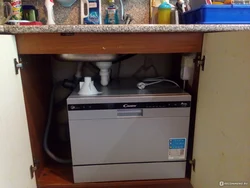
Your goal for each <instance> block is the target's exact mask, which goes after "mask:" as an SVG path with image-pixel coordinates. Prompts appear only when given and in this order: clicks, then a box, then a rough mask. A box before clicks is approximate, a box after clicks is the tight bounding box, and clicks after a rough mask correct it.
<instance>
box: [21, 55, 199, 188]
mask: <svg viewBox="0 0 250 188" xmlns="http://www.w3.org/2000/svg"><path fill="white" fill-rule="evenodd" d="M159 55H162V54H159ZM154 56H157V54H155V55H154ZM20 57H21V58H22V61H23V63H24V69H23V70H22V71H21V77H22V83H23V91H24V99H25V105H26V112H27V119H28V127H29V133H30V140H31V147H32V154H33V158H34V163H36V165H37V167H38V169H37V171H36V178H37V183H38V185H39V187H41V188H49V187H82V186H83V184H81V185H79V184H74V183H73V176H72V169H71V168H72V167H71V165H70V164H69V165H65V164H58V163H56V162H54V161H53V160H52V159H50V158H49V157H48V156H47V154H46V153H45V151H44V149H43V139H44V132H45V127H46V123H47V117H48V113H49V103H50V97H51V91H52V88H53V82H54V80H55V78H54V75H53V71H52V69H53V65H54V64H53V63H55V59H54V58H53V56H52V55H21V56H20ZM169 57H170V58H169V62H168V64H169V67H170V70H168V75H164V76H168V77H169V78H170V79H173V80H175V81H176V82H177V83H178V84H180V86H182V85H183V81H182V80H181V79H180V69H181V59H182V54H181V53H178V54H177V53H175V54H169ZM129 64H130V65H131V62H130V63H127V65H128V66H130V65H129ZM57 65H58V66H60V62H59V63H58V62H57ZM62 65H63V63H62ZM122 66H126V63H124V62H123V65H122ZM130 67H131V66H130ZM114 75H115V74H114ZM198 80H199V67H196V66H195V71H194V77H193V82H192V83H191V84H187V85H186V91H187V92H189V93H190V94H191V95H192V107H191V118H190V133H189V146H188V159H191V158H192V147H193V146H192V145H193V135H194V121H195V112H196V101H197V90H198ZM65 108H66V107H65ZM56 131H57V130H56V129H53V128H52V129H51V135H52V136H51V135H50V139H49V140H50V144H51V145H50V147H51V149H52V150H53V151H55V152H56V153H57V154H58V155H60V156H61V157H70V155H71V154H70V147H69V144H68V142H67V141H66V142H64V143H62V142H57V140H58V139H57V138H55V137H53V133H55V132H56ZM190 174H191V166H190V165H189V164H187V172H186V178H187V179H185V180H182V181H183V182H182V183H183V185H184V183H185V181H188V178H190ZM165 181H166V180H160V181H148V183H150V184H152V185H153V184H156V185H160V184H161V183H162V184H164V182H165ZM174 181H175V180H173V182H174ZM137 184H138V186H139V185H140V182H138V183H137ZM87 185H88V187H89V186H90V185H91V186H93V187H94V186H96V185H97V186H98V185H100V184H87ZM105 185H106V187H112V186H113V184H109V183H105ZM119 185H120V186H124V187H125V185H126V184H122V183H120V184H119V183H118V184H116V186H119ZM135 185H136V184H135ZM100 187H101V186H100ZM113 187H115V186H113ZM128 187H129V183H128Z"/></svg>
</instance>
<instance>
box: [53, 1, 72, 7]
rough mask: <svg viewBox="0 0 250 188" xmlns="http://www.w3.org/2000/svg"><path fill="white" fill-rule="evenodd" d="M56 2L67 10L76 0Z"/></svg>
mask: <svg viewBox="0 0 250 188" xmlns="http://www.w3.org/2000/svg"><path fill="white" fill-rule="evenodd" d="M57 2H58V3H60V4H61V5H62V6H63V7H66V8H69V7H71V6H72V5H73V4H74V3H75V2H76V0H57Z"/></svg>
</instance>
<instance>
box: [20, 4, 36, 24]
mask: <svg viewBox="0 0 250 188" xmlns="http://www.w3.org/2000/svg"><path fill="white" fill-rule="evenodd" d="M23 20H29V21H38V20H39V19H38V10H37V9H36V7H35V6H33V5H23Z"/></svg>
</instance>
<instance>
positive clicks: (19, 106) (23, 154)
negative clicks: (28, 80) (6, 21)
mask: <svg viewBox="0 0 250 188" xmlns="http://www.w3.org/2000/svg"><path fill="white" fill-rule="evenodd" d="M15 58H16V59H18V56H17V49H16V42H15V36H11V35H0V66H1V68H0V107H1V108H0V148H1V150H0V187H1V188H35V187H36V181H35V178H33V179H32V178H31V174H30V166H31V165H33V161H32V154H31V147H30V139H29V133H28V125H27V117H26V112H25V106H24V98H23V90H22V83H21V77H20V73H19V74H17V75H16V73H15V66H14V59H15Z"/></svg>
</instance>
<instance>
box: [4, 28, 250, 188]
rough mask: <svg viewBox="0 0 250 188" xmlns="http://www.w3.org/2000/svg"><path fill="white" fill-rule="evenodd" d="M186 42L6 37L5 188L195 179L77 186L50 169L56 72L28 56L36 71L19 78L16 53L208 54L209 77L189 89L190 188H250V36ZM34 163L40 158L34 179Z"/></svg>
mask: <svg viewBox="0 0 250 188" xmlns="http://www.w3.org/2000/svg"><path fill="white" fill-rule="evenodd" d="M185 35H186V36H185ZM185 35H183V34H181V33H179V34H170V33H165V34H164V33H160V34H110V35H109V34H76V35H70V36H62V35H60V34H40V35H36V34H33V35H17V36H16V40H17V48H16V44H15V37H14V36H10V35H0V43H1V44H5V45H4V46H3V45H1V47H0V62H1V65H2V67H1V70H0V71H1V73H0V76H1V80H0V83H1V84H0V85H1V92H0V101H1V107H2V108H1V113H0V146H1V148H2V149H1V153H0V156H1V169H0V176H1V179H0V187H6V188H9V187H11V188H16V187H27V188H35V187H42V188H53V187H55V188H56V187H58V188H59V187H60V188H74V187H75V188H80V187H173V188H178V187H179V188H189V187H190V188H191V187H192V186H191V185H190V180H189V179H188V178H187V179H181V180H159V181H135V182H114V183H112V182H111V183H90V184H73V183H72V172H71V168H70V166H69V167H67V166H66V167H62V166H55V165H50V164H49V163H47V162H46V156H45V155H44V153H43V149H42V135H43V132H44V126H45V124H46V117H47V109H48V106H47V105H48V101H49V93H50V90H51V86H52V85H51V84H52V83H51V79H50V78H49V77H50V76H49V70H50V67H49V64H48V63H45V62H46V61H48V59H49V55H41V56H32V55H30V56H25V57H26V58H28V59H29V58H30V59H31V60H32V63H27V65H26V66H25V64H24V69H23V70H22V71H21V76H20V74H17V75H16V74H15V69H14V59H15V58H17V49H18V52H19V54H58V53H124V54H125V53H194V52H195V53H196V52H202V55H204V56H205V66H204V71H202V70H200V68H199V67H196V72H195V75H194V76H195V78H194V82H193V85H191V86H190V88H191V89H190V92H191V94H192V96H193V101H194V104H193V106H192V117H191V122H190V126H191V131H190V136H191V137H192V138H191V140H190V142H192V141H193V140H194V144H192V143H191V145H190V148H189V150H192V151H189V158H190V160H191V159H195V165H193V166H192V176H191V183H192V185H193V187H194V188H211V187H219V183H220V182H221V183H224V184H225V183H227V182H242V181H245V182H247V181H249V182H248V183H249V184H248V186H247V187H250V176H249V174H250V171H249V169H250V150H249V148H250V137H249V135H248V134H249V132H250V116H249V114H250V105H249V104H250V84H249V82H250V74H249V70H250V63H249V59H250V53H249V52H248V50H249V49H250V32H226V33H206V34H204V39H203V34H202V33H186V34H185ZM84 37H85V38H84ZM143 38H144V40H143ZM100 39H102V40H100ZM202 45H203V47H202ZM28 59H25V60H24V61H28ZM21 79H22V82H23V86H22V85H21ZM23 96H24V97H23ZM24 99H25V100H24ZM196 99H197V106H196ZM24 101H25V106H24ZM46 101H47V102H46ZM25 107H26V113H25ZM195 111H196V112H195ZM27 120H28V123H27ZM194 123H195V131H194ZM28 127H29V132H30V134H28ZM29 138H30V139H31V146H30V142H29ZM192 146H193V148H192ZM31 148H32V152H31ZM192 153H193V154H192ZM32 156H33V157H34V158H39V164H38V170H37V172H36V178H33V179H31V174H30V166H32V165H33V161H32ZM191 157H192V158H191ZM2 167H3V168H2ZM190 167H191V166H190V165H189V168H190ZM35 179H37V185H36V184H35V182H36V181H35Z"/></svg>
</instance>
